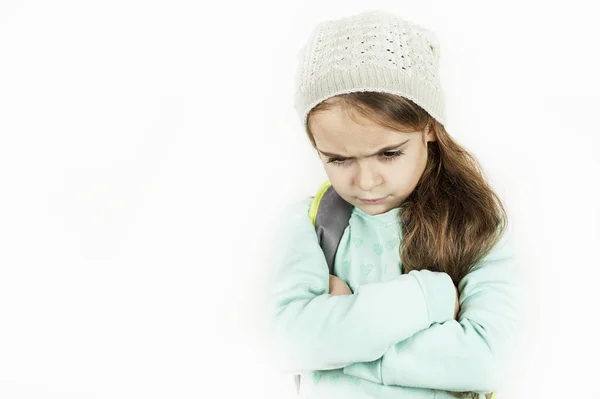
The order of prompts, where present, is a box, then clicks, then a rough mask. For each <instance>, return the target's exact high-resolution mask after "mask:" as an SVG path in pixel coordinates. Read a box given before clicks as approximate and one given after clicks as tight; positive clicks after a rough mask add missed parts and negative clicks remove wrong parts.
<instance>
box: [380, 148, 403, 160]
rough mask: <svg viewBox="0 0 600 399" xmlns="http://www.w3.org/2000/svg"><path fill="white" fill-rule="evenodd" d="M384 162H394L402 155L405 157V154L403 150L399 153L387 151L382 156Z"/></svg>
mask: <svg viewBox="0 0 600 399" xmlns="http://www.w3.org/2000/svg"><path fill="white" fill-rule="evenodd" d="M381 155H382V157H383V160H384V161H386V162H387V161H393V160H395V159H396V158H398V157H399V156H400V155H404V152H403V151H401V150H398V151H386V152H384V153H382V154H381Z"/></svg>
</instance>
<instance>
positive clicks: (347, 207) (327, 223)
mask: <svg viewBox="0 0 600 399" xmlns="http://www.w3.org/2000/svg"><path fill="white" fill-rule="evenodd" d="M353 208H354V207H353V206H352V205H351V204H349V203H348V202H346V200H344V199H343V198H342V197H340V196H339V194H338V193H336V192H335V190H334V189H333V186H332V185H331V182H329V181H326V182H325V183H323V185H321V187H320V188H319V190H318V191H317V194H316V195H315V196H314V198H313V200H312V203H311V204H310V209H309V210H308V216H309V217H310V220H311V221H312V224H313V226H315V229H316V231H317V237H318V238H319V245H320V246H321V249H322V250H323V253H324V254H325V259H326V260H327V265H328V266H329V274H333V266H334V264H335V253H336V252H337V248H338V245H340V241H341V240H342V236H343V235H344V231H345V230H346V227H348V224H349V222H350V216H351V215H352V209H353ZM300 377H301V376H300V374H297V375H295V376H294V381H295V382H296V391H297V392H300Z"/></svg>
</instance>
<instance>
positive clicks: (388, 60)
mask: <svg viewBox="0 0 600 399" xmlns="http://www.w3.org/2000/svg"><path fill="white" fill-rule="evenodd" d="M439 59H440V48H439V43H438V41H437V38H436V36H435V34H434V33H433V32H431V31H429V30H427V29H425V28H423V27H420V26H418V25H415V24H413V23H410V22H408V21H406V20H404V19H402V18H401V17H399V16H397V15H395V14H392V13H389V12H384V11H367V12H363V13H361V14H356V15H352V16H349V17H345V18H341V19H337V20H331V21H324V22H320V23H318V24H317V25H316V26H315V28H314V29H313V31H312V33H311V35H310V38H309V40H308V42H307V43H306V44H305V46H304V47H303V48H302V49H301V50H300V52H299V55H298V69H297V72H296V82H295V83H296V86H295V90H296V92H295V99H294V106H295V108H296V110H297V112H298V114H299V116H300V118H301V121H302V123H303V126H305V127H306V122H307V115H308V113H309V112H310V110H311V109H312V108H314V107H315V106H316V105H317V104H319V103H320V102H322V101H324V100H326V99H328V98H330V97H333V96H336V95H339V94H344V93H352V92H358V91H375V92H385V93H391V94H396V95H399V96H402V97H405V98H408V99H410V100H412V101H413V102H415V103H416V104H417V105H419V106H420V107H422V108H423V109H425V110H426V111H427V112H428V113H429V114H430V115H431V116H432V117H434V118H435V119H436V120H437V121H438V122H439V123H441V124H445V106H444V93H443V91H442V88H441V84H440V79H439V74H438V69H439Z"/></svg>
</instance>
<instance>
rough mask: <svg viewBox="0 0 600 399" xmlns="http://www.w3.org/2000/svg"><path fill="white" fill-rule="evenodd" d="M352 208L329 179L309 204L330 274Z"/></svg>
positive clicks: (310, 214)
mask: <svg viewBox="0 0 600 399" xmlns="http://www.w3.org/2000/svg"><path fill="white" fill-rule="evenodd" d="M353 208H354V207H353V206H352V205H351V204H350V203H348V202H346V200H344V199H343V198H342V197H340V196H339V194H338V193H337V192H336V191H335V190H334V189H333V186H332V185H331V182H329V181H326V182H325V183H323V185H322V186H321V188H319V191H318V192H317V194H316V195H315V197H314V198H313V202H312V204H311V206H310V210H309V212H308V213H309V216H310V219H311V220H312V222H313V225H314V226H315V229H316V231H317V237H318V239H319V245H320V246H321V248H322V249H323V253H324V254H325V260H326V261H327V265H328V266H329V273H330V274H334V273H333V266H334V264H335V254H336V252H337V248H338V246H339V244H340V241H341V240H342V236H343V235H344V231H345V230H346V227H348V223H349V221H350V216H351V214H352V209H353Z"/></svg>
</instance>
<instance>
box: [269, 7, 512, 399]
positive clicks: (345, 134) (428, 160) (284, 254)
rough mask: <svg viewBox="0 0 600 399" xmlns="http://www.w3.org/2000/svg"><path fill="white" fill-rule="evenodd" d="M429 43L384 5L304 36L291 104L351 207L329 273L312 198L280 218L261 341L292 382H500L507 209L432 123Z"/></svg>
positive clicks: (471, 390) (400, 392)
mask: <svg viewBox="0 0 600 399" xmlns="http://www.w3.org/2000/svg"><path fill="white" fill-rule="evenodd" d="M439 56H440V48H439V45H438V42H437V40H436V38H435V36H434V34H433V33H432V32H430V31H428V30H426V29H424V28H421V27H419V26H417V25H414V24H412V23H409V22H407V21H405V20H403V19H401V18H400V17H398V16H396V15H393V14H389V13H386V12H381V11H370V12H365V13H362V14H359V15H354V16H351V17H347V18H343V19H339V20H335V21H326V22H322V23H320V24H318V25H317V27H316V28H315V29H314V31H313V33H312V35H311V37H310V39H309V41H308V43H307V44H306V46H305V47H304V49H303V53H302V57H301V59H300V61H301V62H300V65H299V70H298V75H297V93H296V107H297V110H298V112H299V114H300V117H301V120H302V123H303V126H304V128H305V129H306V132H307V134H308V138H309V140H310V142H311V143H312V146H313V147H314V148H315V150H316V151H317V153H318V155H319V157H320V159H321V161H322V162H323V166H324V167H325V172H326V174H327V176H328V178H329V181H330V182H331V185H332V187H333V188H334V190H335V191H336V192H337V193H338V194H339V195H340V197H342V198H343V199H344V200H345V201H347V202H348V203H350V204H351V205H353V206H354V208H353V212H352V215H351V218H350V222H349V226H348V227H347V228H346V230H345V232H344V235H343V237H342V240H341V243H340V245H339V247H338V251H337V254H336V258H335V267H334V272H335V276H331V275H329V270H328V266H327V263H326V260H325V258H324V254H323V251H322V250H321V248H320V247H319V243H318V240H317V235H316V232H315V228H314V226H313V225H312V223H311V220H310V219H309V215H308V210H309V206H310V203H311V200H312V198H307V199H305V200H303V201H300V202H299V203H298V204H297V205H295V206H292V207H291V208H290V209H289V211H288V212H286V213H285V214H284V216H283V217H282V218H281V223H282V229H281V231H280V232H279V233H278V235H277V238H278V239H279V243H278V244H277V245H276V247H275V250H276V253H275V258H274V266H275V267H276V270H275V271H274V272H273V274H272V278H273V281H272V286H271V287H270V288H271V291H270V301H271V303H272V304H273V309H272V313H270V314H271V315H272V317H271V320H270V335H269V337H270V339H271V341H270V342H269V343H270V345H272V346H271V349H272V352H273V353H272V354H273V355H274V356H275V358H276V360H277V361H278V362H279V366H280V367H281V368H282V369H283V370H285V371H289V372H292V373H295V374H300V375H301V385H300V391H299V394H300V396H302V397H306V398H328V399H329V398H346V399H348V398H357V399H358V398H393V399H416V398H428V399H432V398H436V399H441V398H453V397H474V398H477V397H480V398H484V397H485V394H489V393H491V392H494V391H496V390H498V389H499V388H500V387H501V384H502V383H503V382H504V377H505V371H506V369H507V366H508V365H509V364H510V362H509V361H508V360H509V358H510V356H509V355H510V354H511V350H512V347H513V342H514V340H513V338H514V336H515V332H516V330H517V328H518V324H517V308H518V306H517V301H516V292H517V291H516V286H517V285H516V274H517V273H516V272H515V271H516V269H515V268H516V262H515V258H514V255H513V248H512V244H511V240H510V239H509V235H508V233H507V230H508V221H507V215H506V212H505V210H504V207H503V205H502V201H501V200H500V198H499V197H498V196H497V195H496V194H495V193H494V192H493V190H492V189H491V188H490V186H489V184H488V183H487V182H486V181H485V178H484V176H483V173H482V171H481V169H480V168H479V166H478V164H477V162H476V160H475V159H474V157H473V156H471V155H470V154H469V153H468V152H467V151H466V150H465V149H464V148H463V147H461V146H460V145H458V144H457V143H456V142H455V141H454V140H453V139H452V138H451V136H450V135H449V133H448V132H447V131H446V129H445V127H444V122H445V115H444V112H445V108H444V99H443V93H442V89H441V87H440V81H439V73H438V64H439ZM459 307H460V310H459ZM499 396H500V397H501V394H499Z"/></svg>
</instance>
